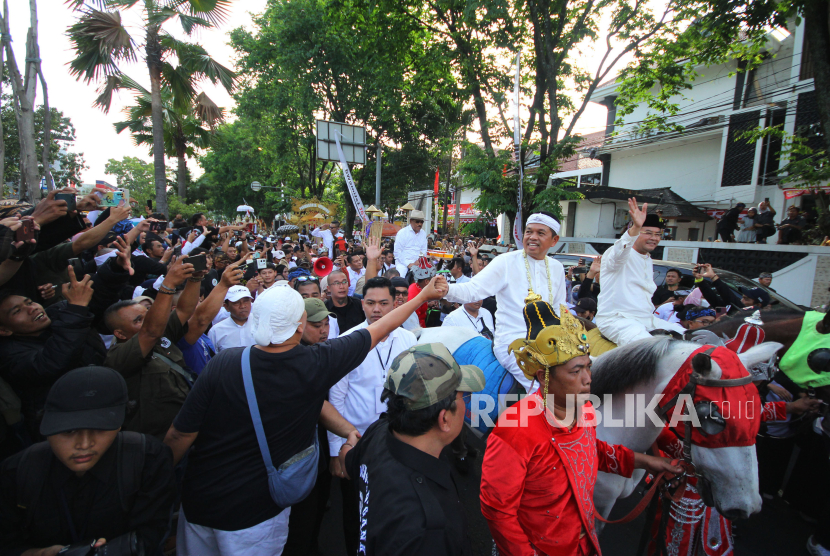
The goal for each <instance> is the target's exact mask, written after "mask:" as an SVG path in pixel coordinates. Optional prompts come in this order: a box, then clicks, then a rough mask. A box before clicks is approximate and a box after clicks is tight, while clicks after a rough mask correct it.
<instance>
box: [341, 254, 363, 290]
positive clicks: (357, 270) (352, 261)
mask: <svg viewBox="0 0 830 556" xmlns="http://www.w3.org/2000/svg"><path fill="white" fill-rule="evenodd" d="M346 272H348V273H349V295H354V290H355V288H356V287H357V281H358V280H360V277H361V276H363V275H365V274H366V269H365V268H363V255H362V254H360V253H356V254H353V255H346Z"/></svg>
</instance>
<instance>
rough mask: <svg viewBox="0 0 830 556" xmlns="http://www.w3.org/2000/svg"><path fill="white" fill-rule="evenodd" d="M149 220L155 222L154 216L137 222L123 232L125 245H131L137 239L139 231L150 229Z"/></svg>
mask: <svg viewBox="0 0 830 556" xmlns="http://www.w3.org/2000/svg"><path fill="white" fill-rule="evenodd" d="M150 222H157V220H156V219H155V218H149V219H145V220H142V221H141V222H139V223H138V224H136V225H135V226H133V227H132V229H131V230H130V231H129V232H127V233H126V234H124V241H126V242H127V245H130V246H131V245H132V244H133V243H135V242H136V241H138V237H139V236H140V235H141V232H149V231H150Z"/></svg>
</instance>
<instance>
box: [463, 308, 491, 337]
mask: <svg viewBox="0 0 830 556" xmlns="http://www.w3.org/2000/svg"><path fill="white" fill-rule="evenodd" d="M464 316H466V317H467V320H468V321H470V324H472V325H473V328H475V329H476V332H481V330H479V329H478V325H477V324H476V322H478V321H479V320H480V321H481V325H482V328H486V327H485V326H484V319H483V318H481V317H478V318H477V319H476V320H473V319H471V318H470V313H468V312H467V311H466V310H464Z"/></svg>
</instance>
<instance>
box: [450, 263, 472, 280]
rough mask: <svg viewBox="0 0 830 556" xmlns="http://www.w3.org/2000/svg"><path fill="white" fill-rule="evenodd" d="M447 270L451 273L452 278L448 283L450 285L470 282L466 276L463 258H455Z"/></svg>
mask: <svg viewBox="0 0 830 556" xmlns="http://www.w3.org/2000/svg"><path fill="white" fill-rule="evenodd" d="M447 270H449V271H450V276H451V278H448V279H447V282H449V283H450V284H463V283H464V282H469V281H470V279H469V278H468V277H467V276H464V258H463V257H453V258H452V260H451V261H450V264H449V265H448V266H447Z"/></svg>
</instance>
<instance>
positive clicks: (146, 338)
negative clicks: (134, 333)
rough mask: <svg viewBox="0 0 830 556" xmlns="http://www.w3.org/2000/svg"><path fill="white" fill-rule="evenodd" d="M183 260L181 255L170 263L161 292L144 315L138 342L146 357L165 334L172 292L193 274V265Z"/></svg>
mask: <svg viewBox="0 0 830 556" xmlns="http://www.w3.org/2000/svg"><path fill="white" fill-rule="evenodd" d="M183 261H184V257H179V258H177V259H176V260H175V261H174V262H173V263H172V264H171V265H170V268H169V269H168V271H167V275H166V276H165V277H164V281H163V282H162V284H161V288H160V289H159V293H158V295H156V300H155V301H154V302H153V305H151V306H150V310H149V311H147V314H146V315H145V316H144V322H143V323H142V325H141V330H139V331H138V344H139V346H140V347H141V354H142V355H143V356H144V357H147V356H148V355H149V354H150V352H151V351H152V350H153V347H154V346H155V345H156V342H157V341H158V339H159V338H161V337H162V336H164V330H165V329H166V328H167V321H168V319H169V318H170V308H171V307H172V306H173V295H172V293H174V292H175V291H176V287H177V286H178V285H179V284H181V283H182V282H184V281H185V280H187V279H188V278H189V277H190V276H191V275H192V274H193V265H192V264H190V263H183ZM165 292H171V293H165Z"/></svg>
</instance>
